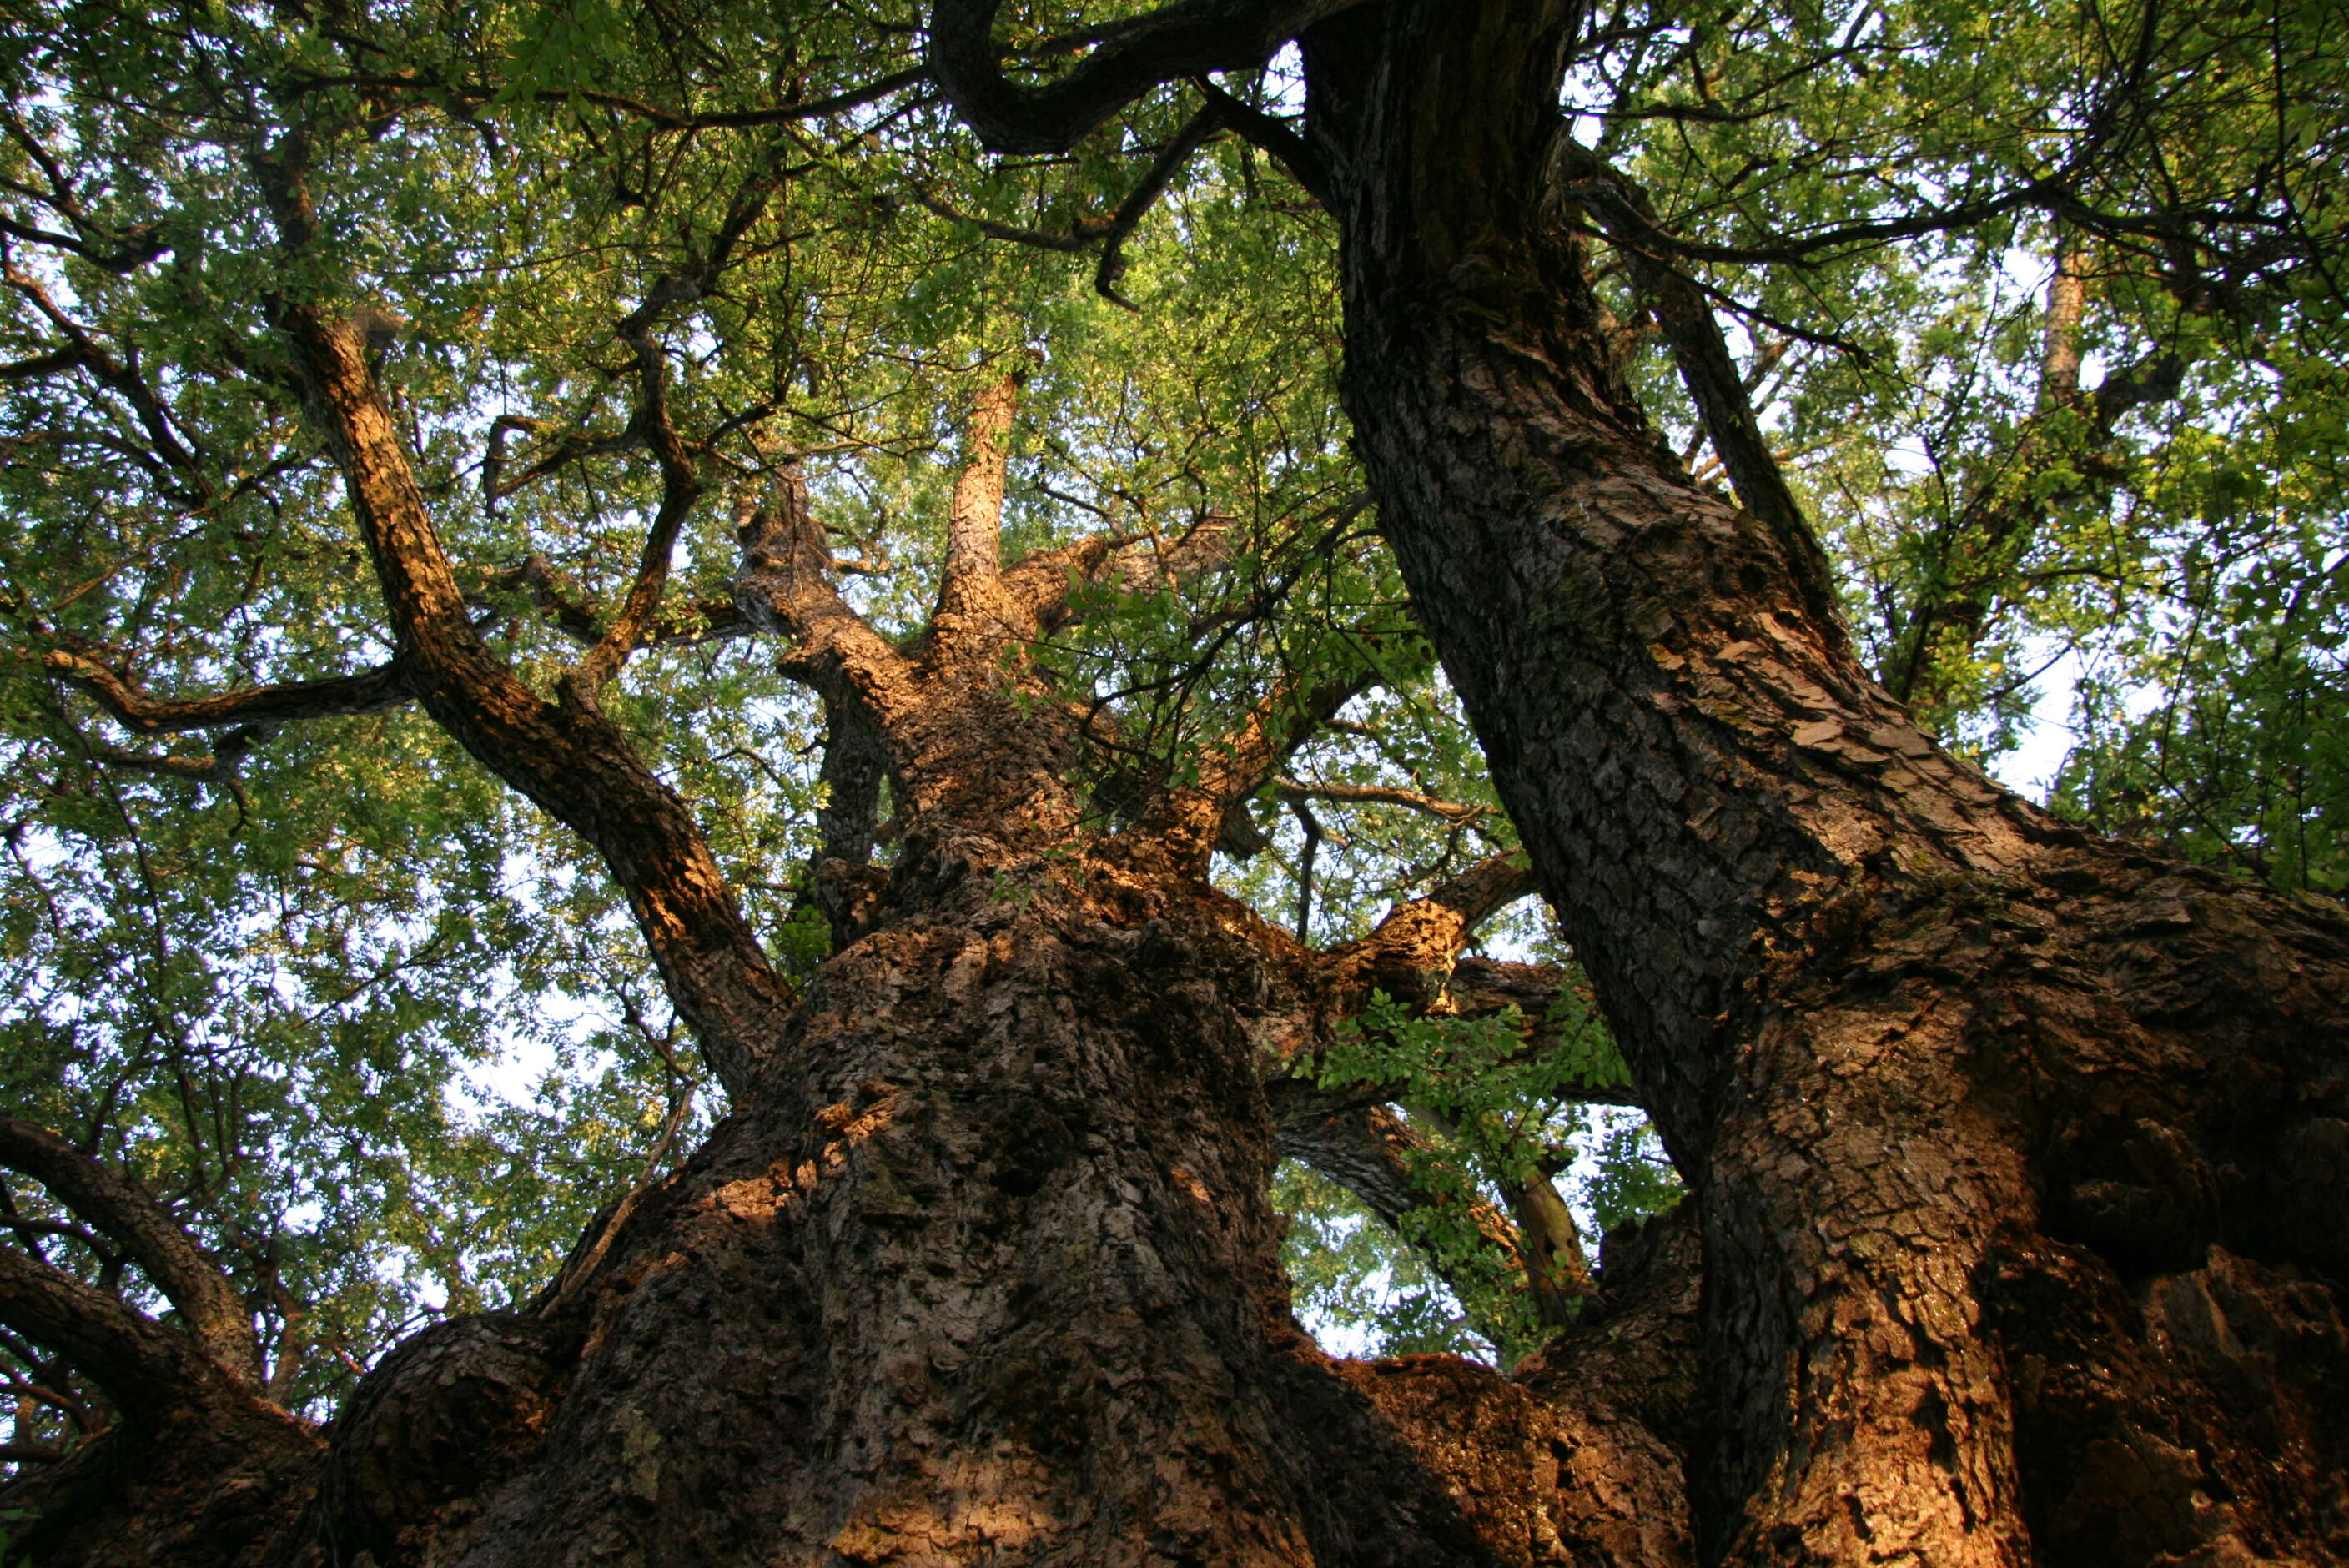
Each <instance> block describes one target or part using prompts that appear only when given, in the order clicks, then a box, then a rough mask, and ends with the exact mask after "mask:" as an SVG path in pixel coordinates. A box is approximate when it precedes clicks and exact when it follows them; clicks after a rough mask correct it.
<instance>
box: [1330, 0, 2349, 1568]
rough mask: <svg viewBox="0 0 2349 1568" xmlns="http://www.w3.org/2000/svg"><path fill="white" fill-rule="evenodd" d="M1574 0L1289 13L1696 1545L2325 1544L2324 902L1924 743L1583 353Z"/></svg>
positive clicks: (1353, 355)
mask: <svg viewBox="0 0 2349 1568" xmlns="http://www.w3.org/2000/svg"><path fill="white" fill-rule="evenodd" d="M1578 21H1579V18H1578V13H1577V8H1576V7H1575V6H1573V5H1567V4H1549V5H1527V4H1500V3H1498V0H1494V3H1488V4H1477V5H1432V4H1425V3H1415V4H1404V3H1401V0H1395V3H1391V4H1388V5H1380V6H1373V7H1367V8H1364V9H1362V10H1360V11H1356V12H1353V13H1350V14H1349V15H1346V16H1344V17H1341V18H1340V19H1338V20H1336V21H1334V22H1330V23H1326V24H1323V25H1322V26H1320V27H1319V28H1318V29H1317V30H1316V31H1315V32H1314V33H1312V34H1310V35H1309V47H1308V52H1307V67H1308V72H1309V92H1310V102H1311V104H1312V107H1313V117H1314V118H1313V120H1312V131H1313V135H1314V137H1315V139H1316V143H1317V149H1318V150H1319V152H1320V153H1321V155H1322V157H1323V159H1324V160H1325V161H1326V163H1327V164H1328V166H1329V167H1330V169H1332V170H1336V171H1338V172H1337V181H1338V191H1337V196H1338V201H1337V207H1338V211H1339V217H1340V225H1341V232H1342V235H1343V240H1344V266H1345V290H1346V295H1345V297H1346V311H1347V332H1348V368H1347V386H1346V392H1347V400H1348V404H1349V407H1350V410H1351V412H1352V415H1353V418H1354V421H1355V426H1356V429H1357V431H1358V433H1359V436H1360V438H1361V449H1362V453H1363V458H1364V460H1365V462H1366V464H1367V465H1368V468H1369V470H1370V474H1371V481H1372V484H1373V488H1374V490H1375V492H1376V494H1377V496H1378V499H1379V501H1380V505H1381V518H1382V520H1383V526H1384V528H1385V531H1386V532H1387V534H1388V537H1389V538H1390V540H1391V541H1392V543H1393V545H1394V547H1395V550H1396V552H1397V554H1398V556H1399V557H1400V559H1401V562H1402V569H1403V573H1404V575H1405V577H1406V580H1407V581H1408V582H1409V583H1410V584H1411V587H1412V592H1413V600H1414V603H1415V604H1416V605H1417V607H1418V609H1419V612H1420V614H1421V615H1422V617H1423V620H1424V623H1425V624H1426V625H1427V627H1428V629H1429V631H1430V633H1431V634H1432V635H1433V638H1434V639H1435V641H1436V644H1437V646H1438V649H1439V651H1440V652H1441V654H1442V655H1443V656H1444V663H1445V665H1446V667H1447V669H1448V670H1449V671H1450V673H1451V675H1452V677H1453V679H1454V683H1455V684H1456V686H1458V688H1459V690H1460V692H1461V695H1462V698H1463V700H1464V703H1465V705H1466V707H1467V710H1468V713H1469V716H1470V717H1471V720H1472V722H1473V723H1474V725H1475V728H1476V731H1477V733H1478V735H1479V737H1480V738H1481V739H1482V741H1483V743H1484V746H1485V751H1486V755H1487V757H1488V758H1489V759H1490V761H1491V764H1492V767H1493V769H1494V774H1495V779H1496V782H1497V783H1498V786H1499V789H1500V790H1501V793H1502V797H1503V799H1504V800H1505V802H1506V804H1507V806H1508V808H1509V810H1510V811H1511V813H1512V815H1513V816H1514V817H1515V818H1516V821H1517V822H1518V824H1519V825H1520V827H1521V829H1522V830H1523V832H1524V834H1525V838H1526V844H1527V846H1528V848H1529V850H1530V851H1531V852H1532V855H1533V858H1534V862H1535V865H1536V868H1537V871H1538V872H1539V873H1540V874H1541V876H1542V878H1543V880H1544V883H1545V886H1546V887H1547V890H1548V892H1550V894H1551V896H1552V898H1553V900H1554V901H1555V903H1557V907H1558V909H1559V911H1560V913H1561V914H1562V916H1563V917H1564V919H1565V922H1566V924H1567V927H1568V933H1569V934H1570V935H1571V937H1572V939H1573V941H1574V943H1575V944H1576V947H1577V951H1578V954H1580V956H1581V957H1582V959H1583V961H1584V962H1585V964H1586V965H1588V968H1589V972H1590V974H1591V976H1592V978H1593V981H1594V982H1595V984H1596V985H1597V986H1598V988H1599V995H1600V997H1601V1000H1602V1002H1603V1003H1604V1005H1605V1006H1606V1007H1607V1009H1608V1011H1609V1015H1610V1016H1611V1019H1612V1021H1613V1023H1614V1025H1615V1026H1616V1028H1617V1031H1618V1035H1619V1039H1620V1042H1621V1044H1622V1047H1623V1048H1624V1051H1625V1054H1626V1056H1627V1057H1628V1058H1629V1059H1630V1063H1631V1065H1632V1068H1633V1070H1634V1073H1635V1075H1636V1077H1637V1078H1638V1081H1639V1084H1640V1088H1641V1090H1642V1098H1643V1099H1644V1101H1645V1103H1646V1104H1647V1106H1648V1108H1649V1109H1650V1110H1651V1112H1652V1113H1653V1114H1654V1116H1655V1118H1656V1120H1657V1123H1658V1125H1659V1127H1660V1129H1661V1131H1662V1133H1663V1136H1664V1138H1665V1140H1666V1142H1667V1144H1668V1146H1669V1148H1670V1149H1671V1153H1672V1155H1673V1157H1674V1159H1675V1160H1676V1161H1678V1163H1679V1164H1680V1166H1681V1168H1682V1171H1683V1172H1685V1173H1686V1174H1687V1175H1688V1176H1689V1177H1690V1178H1691V1179H1692V1181H1693V1182H1694V1184H1695V1186H1696V1189H1697V1191H1698V1194H1699V1198H1700V1202H1701V1204H1702V1215H1703V1225H1704V1243H1705V1279H1706V1293H1707V1294H1706V1299H1705V1325H1704V1339H1703V1345H1704V1357H1705V1366H1706V1369H1707V1372H1706V1375H1707V1379H1708V1385H1709V1398H1708V1406H1707V1415H1706V1418H1705V1420H1704V1422H1703V1436H1702V1461H1701V1465H1700V1470H1699V1475H1698V1480H1697V1486H1696V1499H1695V1501H1696V1510H1697V1519H1698V1526H1699V1536H1700V1547H1701V1550H1702V1555H1703V1556H1704V1557H1705V1558H1707V1559H1708V1560H1726V1561H1733V1562H1737V1563H1838V1564H1840V1563H1868V1562H1910V1563H1934V1564H1961V1563H1981V1564H1993V1563H1996V1564H2007V1563H2025V1562H2031V1561H2034V1560H2036V1561H2041V1562H2048V1563H2057V1562H2060V1563H2154V1562H2166V1563H2167V1562H2176V1563H2183V1562H2187V1561H2192V1562H2198V1563H2199V1562H2210V1563H2219V1562H2229V1563H2235V1562H2249V1561H2254V1560H2269V1559H2276V1560H2282V1559H2288V1558H2292V1557H2294V1556H2295V1555H2297V1556H2298V1557H2300V1558H2301V1559H2302V1560H2326V1559H2327V1558H2328V1554H2332V1553H2340V1552H2341V1551H2342V1550H2343V1549H2344V1542H2343V1540H2342V1539H2341V1536H2340V1533H2339V1532H2340V1531H2341V1530H2342V1523H2341V1515H2340V1513H2339V1511H2338V1508H2339V1499H2340V1495H2341V1493H2340V1488H2341V1480H2340V1478H2341V1474H2342V1468H2343V1460H2344V1449H2343V1443H2344V1434H2349V1403H2344V1392H2345V1391H2349V1385H2344V1383H2343V1382H2342V1381H2341V1375H2342V1372H2343V1371H2344V1368H2349V1343H2345V1342H2344V1337H2343V1334H2342V1326H2341V1316H2340V1299H2339V1296H2338V1295H2337V1293H2336V1290H2335V1284H2336V1283H2337V1282H2338V1281H2340V1280H2341V1279H2342V1278H2343V1277H2344V1273H2349V1204H2344V1203H2343V1202H2341V1201H2340V1198H2339V1193H2340V1192H2341V1191H2343V1190H2344V1189H2343V1187H2342V1185H2341V1177H2340V1175H2339V1174H2338V1173H2339V1172H2340V1171H2342V1169H2343V1164H2342V1161H2343V1160H2344V1152H2349V1120H2345V1119H2344V1117H2349V1078H2344V1067H2349V1050H2344V1044H2349V1011H2344V1009H2345V1008H2349V1001H2345V1000H2344V999H2349V922H2344V920H2343V919H2342V918H2341V916H2340V914H2339V912H2338V911H2337V910H2334V909H2332V908H2330V907H2318V906H2315V905H2312V904H2303V903H2291V902H2287V901H2285V900H2282V899H2280V898H2276V897H2273V896H2270V895H2268V894H2265V893H2262V892H2258V891H2255V890H2252V889H2249V888H2246V887H2243V886H2241V885H2240V884H2237V883H2234V882H2228V881H2226V880H2224V879H2222V878H2220V877H2218V876H2215V875H2211V874H2207V873H2204V872H2199V871H2196V870H2193V869H2190V868H2187V867H2183V866H2178V865H2175V864H2170V863H2166V862H2162V861H2156V860H2153V859H2150V858H2147V857H2145V856H2142V855H2138V854H2136V853H2133V852H2131V851H2127V849H2126V848H2124V847H2121V846H2116V845H2111V844H2106V843H2102V842H2097V841H2092V840H2090V839H2088V838H2086V837H2085V836H2084V835H2082V834H2080V833H2078V832H2076V831H2075V830H2071V829H2069V828H2067V827H2065V826H2064V825H2063V824H2061V823H2058V822H2056V821H2054V820H2052V819H2050V818H2049V817H2048V816H2047V815H2046V814H2045V813H2044V812H2042V811H2039V810H2036V809H2034V808H2033V807H2031V806H2029V805H2028V804H2026V803H2024V802H2023V801H2021V800H2019V799H2015V798H2014V797H2013V796H2012V795H2009V794H2007V793H2006V792H2004V791H2002V790H2001V789H1996V788H1995V787H1993V786H1992V785H1991V784H1989V783H1988V782H1987V781H1985V780H1984V779H1982V777H1981V776H1980V775H1979V774H1978V773H1976V772H1974V771H1973V770H1972V769H1970V768H1968V767H1966V766H1964V765H1962V764H1961V763H1958V762H1956V761H1953V760H1952V759H1951V758H1949V757H1948V756H1946V755H1945V754H1943V753H1942V752H1940V750H1939V749H1938V748H1936V747H1935V746H1934V745H1933V744H1932V743H1931V742H1930V740H1928V739H1927V738H1925V737H1924V736H1923V735H1921V734H1920V733H1919V731H1918V730H1917V729H1916V728H1915V727H1913V726H1912V725H1911V723H1910V722H1909V718H1908V717H1907V715H1906V714H1905V713H1904V712H1903V711H1902V710H1901V709H1900V708H1899V707H1898V706H1897V705H1895V704H1894V703H1893V702H1892V701H1891V700H1890V699H1889V698H1888V697H1887V696H1885V695H1884V694H1883V692H1882V691H1881V690H1879V689H1878V687H1876V686H1874V685H1873V684H1872V683H1871V682H1870V681H1868V679H1867V678H1866V676H1864V674H1863V673H1862V672H1861V671H1860V670H1859V668H1858V667H1857V665H1856V664H1855V662H1854V661H1853V659H1852V657H1851V655H1850V652H1849V650H1848V648H1847V645H1846V642H1845V639H1844V637H1843V635H1842V634H1841V633H1840V631H1839V630H1838V629H1837V627H1836V626H1835V625H1834V624H1832V623H1830V622H1826V621H1823V620H1822V619H1820V618H1819V617H1818V616H1816V615H1815V614H1807V613H1806V608H1805V606H1806V603H1807V602H1809V600H1810V595H1809V594H1808V593H1806V582H1805V573H1804V568H1803V563H1802V562H1801V561H1800V560H1799V559H1796V558H1795V556H1796V552H1792V551H1790V550H1789V549H1788V548H1787V547H1786V545H1785V542H1784V541H1783V539H1781V538H1780V537H1778V536H1777V535H1776V534H1775V533H1774V531H1772V530H1771V529H1770V528H1768V527H1767V526H1765V525H1764V524H1763V523H1761V522H1759V521H1756V520H1755V519H1754V518H1753V517H1751V516H1749V515H1747V514H1744V513H1741V512H1739V511H1735V510H1733V509H1732V508H1731V507H1729V506H1728V505H1726V504H1725V503H1723V502H1722V501H1720V500H1715V499H1714V498H1713V497H1712V496H1710V495H1708V494H1707V493H1706V492H1704V491H1702V490H1699V489H1698V488H1697V487H1696V486H1694V485H1693V484H1692V482H1691V481H1690V480H1689V479H1688V477H1687V476H1686V475H1685V473H1684V472H1682V470H1681V469H1680V467H1679V465H1678V463H1677V461H1676V459H1673V458H1672V457H1671V455H1670V454H1669V453H1668V452H1667V451H1666V450H1665V449H1663V447H1662V446H1661V444H1660V443H1659V441H1658V440H1657V438H1656V437H1655V435H1654V434H1653V432H1652V431H1651V429H1650V428H1648V426H1647V425H1646V423H1645V421H1644V419H1643V418H1642V417H1641V414H1640V410H1639V408H1638V407H1637V405H1636V404H1635V403H1634V402H1633V400H1632V399H1631V398H1630V395H1629V394H1628V392H1627V391H1626V390H1625V389H1624V387H1622V385H1621V384H1620V383H1619V380H1618V379H1617V377H1616V375H1615V372H1614V368H1613V361H1612V357H1611V353H1610V350H1609V345H1608V343H1607V341H1606V338H1605V335H1604V334H1603V332H1602V331H1601V329H1600V315H1599V311H1598V309H1597V306H1596V304H1595V302H1594V301H1593V299H1592V298H1591V296H1590V294H1589V291H1588V285H1587V284H1586V283H1585V282H1584V278H1583V272H1582V265H1581V257H1580V256H1579V254H1578V248H1577V246H1576V244H1575V243H1574V242H1572V241H1571V239H1570V238H1569V234H1570V232H1571V230H1570V220H1571V218H1572V214H1571V213H1568V212H1564V211H1560V210H1559V209H1558V208H1557V205H1556V203H1555V202H1554V201H1553V200H1552V199H1551V198H1550V195H1549V191H1550V190H1551V173H1552V168H1551V165H1550V164H1549V162H1548V160H1547V155H1546V149H1547V147H1548V146H1549V145H1550V141H1551V139H1552V138H1553V137H1554V136H1556V135H1557V134H1558V133H1559V129H1558V128H1557V125H1556V123H1555V121H1556V118H1557V117H1556V115H1555V111H1554V108H1553V105H1554V102H1555V84H1556V82H1557V78H1558V73H1559V67H1560V65H1561V61H1562V57H1563V51H1564V50H1565V48H1566V46H1567V45H1568V40H1569V38H1570V36H1571V34H1572V32H1573V30H1574V29H1575V27H1576V26H1578Z"/></svg>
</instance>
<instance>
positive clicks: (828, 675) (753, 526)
mask: <svg viewBox="0 0 2349 1568" xmlns="http://www.w3.org/2000/svg"><path fill="white" fill-rule="evenodd" d="M734 532H735V537H736V538H738V539H740V541H741V543H742V565H741V568H740V571H738V572H737V573H735V577H734V603H736V604H738V605H740V607H741V610H742V613H743V614H745V615H746V616H748V617H749V618H750V623H751V624H752V625H754V626H757V627H758V628H759V629H760V630H761V631H763V632H767V633H770V634H774V635H776V636H780V637H783V638H786V639H788V640H789V641H791V642H792V643H794V644H795V645H796V646H795V647H794V648H793V649H792V652H791V653H790V654H789V655H786V657H785V658H784V660H783V663H782V669H783V672H784V673H785V674H786V675H789V676H792V677H794V678H796V679H799V680H802V681H805V682H807V683H808V684H809V685H811V686H814V687H815V688H816V689H817V690H818V691H821V692H823V694H824V695H825V696H826V697H828V698H832V699H835V700H840V701H863V702H864V703H866V704H868V705H869V706H870V707H872V708H873V710H874V712H875V713H876V714H880V715H883V716H885V715H886V714H887V713H888V711H889V709H890V707H891V702H890V696H891V694H892V693H893V692H894V691H895V688H896V687H897V686H898V685H899V683H901V682H902V681H903V680H905V678H906V677H907V676H909V675H910V674H911V667H910V666H909V665H907V664H906V662H905V657H904V655H900V654H899V653H898V652H897V650H896V648H895V646H893V645H891V644H890V642H889V640H888V639H887V638H886V637H884V636H883V635H882V634H880V633H878V632H876V631H874V629H873V627H872V626H871V625H870V624H867V623H866V621H865V619H864V616H862V615H859V614H857V613H856V612H855V611H854V610H853V609H851V608H850V607H849V605H848V603H847V602H846V601H845V600H843V599H842V598H841V596H840V593H839V590H837V589H836V588H834V587H833V583H832V553H831V552H830V551H828V550H826V549H825V548H824V542H823V528H822V527H821V526H819V525H818V524H817V522H816V521H815V518H814V516H813V514H812V512H811V511H810V510H809V507H808V490H807V474H806V473H805V471H804V470H802V469H801V467H800V466H799V464H798V463H796V462H792V463H790V464H788V465H787V466H785V467H784V468H783V469H782V470H781V472H780V473H778V474H776V475H775V476H774V478H773V479H772V480H771V481H770V483H769V484H768V485H767V487H766V490H765V493H764V495H763V497H761V496H760V495H756V494H752V493H749V492H746V493H745V494H743V495H742V496H741V497H740V498H739V499H738V500H737V502H736V505H735V510H734Z"/></svg>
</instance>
